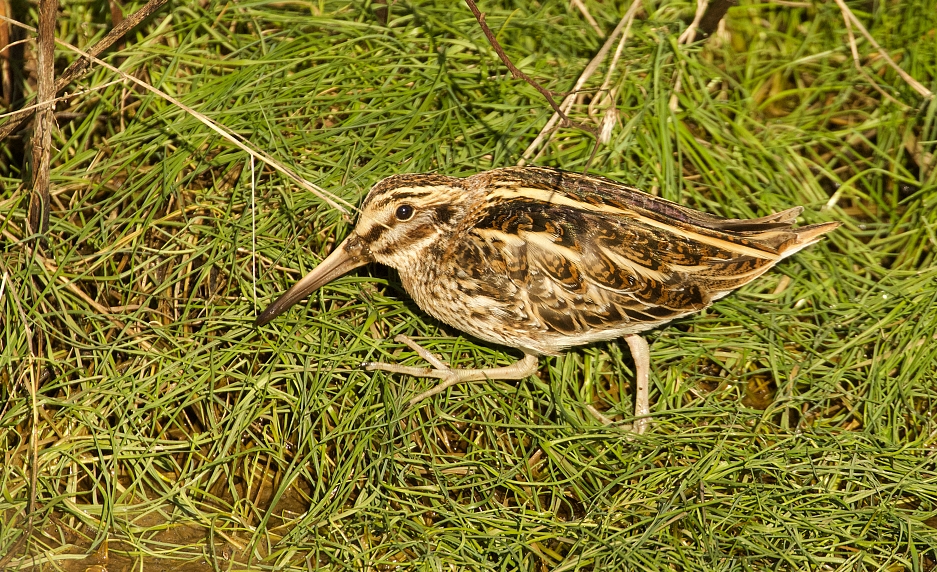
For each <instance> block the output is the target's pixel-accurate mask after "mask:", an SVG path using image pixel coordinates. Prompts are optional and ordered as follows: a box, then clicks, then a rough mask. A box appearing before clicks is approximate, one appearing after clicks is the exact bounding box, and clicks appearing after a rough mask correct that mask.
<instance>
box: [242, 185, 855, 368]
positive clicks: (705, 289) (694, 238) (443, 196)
mask: <svg viewBox="0 0 937 572" xmlns="http://www.w3.org/2000/svg"><path fill="white" fill-rule="evenodd" d="M802 210H803V209H802V207H795V208H791V209H788V210H786V211H783V212H780V213H776V214H773V215H769V216H766V217H762V218H758V219H751V220H737V219H725V218H721V217H717V216H713V215H709V214H706V213H702V212H699V211H695V210H693V209H689V208H686V207H683V206H680V205H678V204H675V203H672V202H670V201H666V200H663V199H660V198H657V197H654V196H652V195H649V194H647V193H644V192H641V191H639V190H638V189H635V188H633V187H629V186H627V185H623V184H620V183H617V182H615V181H612V180H609V179H606V178H603V177H597V176H592V175H580V174H575V173H568V172H564V171H559V170H556V169H550V168H544V167H524V168H506V169H495V170H492V171H486V172H484V173H479V174H477V175H474V176H472V177H468V178H464V179H461V178H455V177H445V176H440V175H395V176H392V177H388V178H386V179H384V180H382V181H381V182H379V183H378V184H377V185H375V186H374V188H372V189H371V191H370V193H368V196H367V197H366V198H365V200H364V202H363V203H362V204H361V216H360V219H359V222H358V224H357V226H356V228H355V229H354V231H353V232H352V234H351V235H350V236H349V237H348V238H347V239H346V240H345V241H344V242H343V243H342V244H341V245H340V246H339V247H338V248H336V250H335V251H334V252H333V253H332V254H331V255H330V256H329V257H328V258H327V259H326V260H325V261H323V263H322V264H321V265H320V266H319V267H317V268H316V269H315V270H313V271H312V272H311V273H310V274H309V275H308V276H306V277H305V278H303V280H302V281H300V282H299V283H297V284H296V285H295V286H294V287H293V288H291V289H290V290H289V291H288V292H287V293H286V294H284V295H283V296H281V297H280V299H278V300H277V301H276V302H274V303H273V304H272V305H271V306H270V307H269V308H267V309H266V310H265V311H264V312H263V313H262V314H261V315H260V316H259V317H258V318H257V323H258V324H264V323H266V322H268V321H270V320H271V319H273V318H274V317H275V316H277V315H278V314H280V313H282V312H283V311H284V310H285V309H286V308H287V307H289V306H290V305H292V304H293V303H295V302H297V301H298V300H300V299H302V298H303V297H305V296H306V295H307V294H309V293H310V292H312V291H313V290H315V289H317V288H318V287H319V286H321V285H323V284H325V283H326V282H328V281H331V280H332V279H334V278H336V277H338V276H340V275H341V274H344V273H345V272H347V271H349V270H351V269H352V268H355V267H357V266H361V265H363V264H366V263H368V262H371V261H377V262H380V263H382V264H386V265H388V266H391V267H392V268H395V269H396V270H397V271H398V272H399V274H400V279H401V282H402V283H403V286H404V288H405V289H406V290H407V292H408V293H409V294H410V295H411V296H412V297H413V299H414V301H415V302H416V303H417V305H418V306H420V308H422V309H423V310H424V311H426V312H427V313H429V314H431V315H432V316H434V317H436V318H438V319H439V320H441V321H443V322H445V323H447V324H449V325H451V326H453V327H456V328H458V329H460V330H462V331H464V332H468V333H469V334H472V335H473V336H476V337H478V338H480V339H482V340H485V341H489V342H494V343H498V344H503V345H506V346H510V347H515V348H519V349H521V350H522V351H523V352H524V353H525V355H526V357H525V360H526V361H525V360H522V361H525V364H524V365H525V367H526V369H520V370H518V372H515V373H518V375H519V374H521V373H523V374H525V376H526V375H530V373H532V372H530V371H529V370H530V367H529V366H530V365H531V359H530V356H536V355H541V354H556V353H559V352H561V351H563V350H564V349H566V348H569V347H572V346H577V345H581V344H587V343H592V342H596V341H601V340H610V339H614V338H619V337H622V336H629V335H632V334H637V333H640V332H643V331H645V330H648V329H650V328H654V327H656V326H659V325H661V324H663V323H666V322H668V321H670V320H673V319H675V318H679V317H681V316H685V315H688V314H691V313H693V312H697V311H699V310H701V309H703V308H705V307H706V306H708V305H710V304H711V303H712V302H713V301H715V300H718V299H719V298H721V297H723V296H725V295H727V294H729V293H730V292H731V291H732V290H735V289H736V288H738V287H740V286H742V285H743V284H746V283H748V282H750V281H751V280H753V279H755V278H756V277H758V276H760V275H761V274H763V273H764V272H766V271H767V270H768V269H769V268H771V267H772V266H774V265H775V264H776V263H777V262H778V261H780V260H782V259H783V258H785V257H787V256H790V255H791V254H793V253H795V252H797V251H799V250H800V249H802V248H805V247H807V246H809V245H811V244H813V243H815V242H817V241H818V240H819V239H820V236H821V235H822V234H824V233H826V232H829V231H831V230H833V229H834V228H836V227H837V226H839V223H836V222H832V223H821V224H814V225H809V226H803V227H800V228H796V229H794V228H792V223H793V221H794V219H795V218H796V217H797V215H798V214H800V212H801V211H802ZM631 341H632V340H631V339H630V338H629V342H631ZM636 361H637V360H636ZM519 364H520V362H519ZM533 364H534V366H535V365H536V362H535V361H534V362H533ZM372 365H376V366H378V367H375V369H387V370H390V371H405V372H406V373H420V374H427V375H431V376H433V377H439V378H443V379H447V376H448V378H449V379H450V381H452V376H453V375H454V374H453V372H455V371H458V370H452V371H449V370H448V369H442V368H439V367H437V369H436V370H435V372H434V373H427V372H426V371H422V370H420V371H417V370H416V369H415V368H401V367H398V366H387V364H372ZM434 365H436V364H435V363H434ZM384 366H386V367H384ZM444 367H445V366H443V368H444ZM639 368H640V364H639ZM463 371H474V370H463ZM481 371H485V370H481ZM487 373H492V372H490V371H489V372H487ZM499 375H500V373H499ZM484 377H486V376H485V375H482V377H481V378H482V379H483V378H484ZM478 378H479V377H478V376H477V375H474V376H465V375H463V376H462V379H459V380H458V381H464V380H466V379H478ZM455 382H457V381H453V382H452V383H455Z"/></svg>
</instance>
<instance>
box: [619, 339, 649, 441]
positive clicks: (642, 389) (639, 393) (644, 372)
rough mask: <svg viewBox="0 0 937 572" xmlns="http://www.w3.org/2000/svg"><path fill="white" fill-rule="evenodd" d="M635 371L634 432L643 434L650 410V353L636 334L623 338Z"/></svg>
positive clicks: (643, 341) (643, 340) (644, 342)
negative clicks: (626, 343) (629, 350)
mask: <svg viewBox="0 0 937 572" xmlns="http://www.w3.org/2000/svg"><path fill="white" fill-rule="evenodd" d="M625 341H626V342H628V347H629V348H630V349H631V357H632V358H633V359H634V369H635V378H636V379H635V392H634V393H635V398H634V432H635V433H637V434H638V435H640V434H641V433H644V431H645V430H646V429H647V425H648V422H649V420H648V416H649V415H650V414H651V408H650V405H649V402H648V395H647V394H648V379H649V377H650V373H651V352H650V350H649V349H648V347H647V341H646V340H645V339H644V338H642V337H641V336H639V335H638V334H629V335H627V336H625Z"/></svg>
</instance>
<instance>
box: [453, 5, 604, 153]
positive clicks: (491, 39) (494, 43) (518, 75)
mask: <svg viewBox="0 0 937 572" xmlns="http://www.w3.org/2000/svg"><path fill="white" fill-rule="evenodd" d="M465 3H466V4H468V7H469V9H470V10H471V11H472V14H474V15H475V19H476V20H478V25H479V26H481V29H482V32H484V34H485V37H486V38H488V43H489V44H491V47H492V48H493V49H494V51H495V53H496V54H498V57H499V58H501V61H502V62H503V63H504V65H505V66H506V67H507V68H508V71H510V72H511V76H513V77H514V79H522V80H524V81H525V82H527V83H528V84H530V86H531V87H533V88H534V89H536V90H537V91H539V92H540V95H542V96H543V97H544V98H545V99H546V100H547V103H549V104H550V107H552V108H553V112H554V113H556V114H558V115H559V116H560V119H562V121H563V125H564V126H567V127H576V128H578V129H582V130H583V131H585V132H587V133H590V134H592V135H596V130H595V128H594V127H592V126H591V125H586V124H584V123H575V122H573V121H571V120H570V119H569V117H568V116H567V115H566V113H564V112H563V110H562V109H560V106H559V105H557V103H556V101H555V100H554V99H553V95H552V94H551V93H550V91H549V90H548V89H546V88H544V87H543V86H542V85H540V84H539V83H537V81H536V80H534V79H533V78H531V77H530V76H528V75H527V74H525V73H524V72H522V71H521V70H519V69H517V66H515V65H514V63H513V62H511V58H509V57H508V55H507V54H506V53H505V52H504V48H502V47H501V44H499V43H498V39H497V38H495V35H494V32H492V31H491V28H489V27H488V23H487V22H485V15H484V14H483V13H482V12H481V11H480V10H479V9H478V6H476V5H475V1H474V0H465Z"/></svg>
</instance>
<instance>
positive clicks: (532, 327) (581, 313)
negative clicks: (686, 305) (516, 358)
mask: <svg viewBox="0 0 937 572" xmlns="http://www.w3.org/2000/svg"><path fill="white" fill-rule="evenodd" d="M401 281H402V282H403V286H404V288H405V289H406V290H407V292H408V293H409V294H410V296H411V297H412V298H413V301H414V302H416V304H417V305H418V306H419V307H420V308H421V309H422V310H423V311H425V312H426V313H427V314H430V315H431V316H433V317H434V318H436V319H438V320H440V321H442V322H444V323H446V324H448V325H450V326H452V327H454V328H457V329H459V330H461V331H463V332H466V333H468V334H470V335H472V336H474V337H476V338H479V339H481V340H484V341H487V342H492V343H496V344H501V345H505V346H508V347H513V348H519V349H521V350H524V351H526V352H532V353H537V354H547V355H553V354H558V353H560V352H562V351H563V350H565V349H567V348H570V347H573V346H579V345H584V344H590V343H595V342H600V341H606V340H612V339H616V338H619V337H621V336H624V335H628V334H634V333H639V332H643V331H646V330H649V329H651V328H654V327H656V326H658V325H660V324H662V323H665V322H668V321H670V320H671V319H673V318H676V317H679V316H673V317H668V318H666V319H654V320H636V319H632V318H629V317H628V315H627V314H626V313H625V312H624V311H620V309H618V308H610V307H609V305H610V304H611V302H610V301H608V300H604V301H599V302H596V301H590V303H586V304H584V305H583V306H582V307H579V308H576V309H575V310H573V309H570V310H569V312H568V313H567V315H565V316H561V317H559V318H558V317H557V316H555V315H551V316H550V319H544V318H545V314H546V312H547V309H546V308H543V307H538V306H537V305H536V304H535V303H533V302H531V300H530V297H529V296H528V292H526V291H523V290H520V289H518V290H516V291H514V292H501V293H500V294H498V295H497V298H495V297H494V296H490V295H487V296H486V295H480V294H478V293H468V292H465V291H464V290H462V289H460V288H458V287H455V286H453V285H447V284H446V283H445V282H446V280H444V279H441V278H439V277H434V278H433V279H431V280H423V281H419V282H416V281H412V280H407V279H406V277H404V276H401ZM603 313H605V314H607V315H610V316H613V317H614V318H613V319H609V320H605V321H603V320H602V319H599V318H597V317H598V316H601V315H602V314H603ZM688 313H689V312H688ZM567 318H568V319H567ZM551 322H552V323H551ZM590 322H591V323H590Z"/></svg>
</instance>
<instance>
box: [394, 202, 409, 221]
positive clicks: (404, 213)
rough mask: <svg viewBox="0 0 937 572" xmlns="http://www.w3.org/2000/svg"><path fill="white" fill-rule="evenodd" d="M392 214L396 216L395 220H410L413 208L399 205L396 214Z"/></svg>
mask: <svg viewBox="0 0 937 572" xmlns="http://www.w3.org/2000/svg"><path fill="white" fill-rule="evenodd" d="M394 214H395V215H396V216H397V220H410V218H411V217H412V216H413V207H411V206H410V205H400V206H399V207H397V212H396V213H394Z"/></svg>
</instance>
